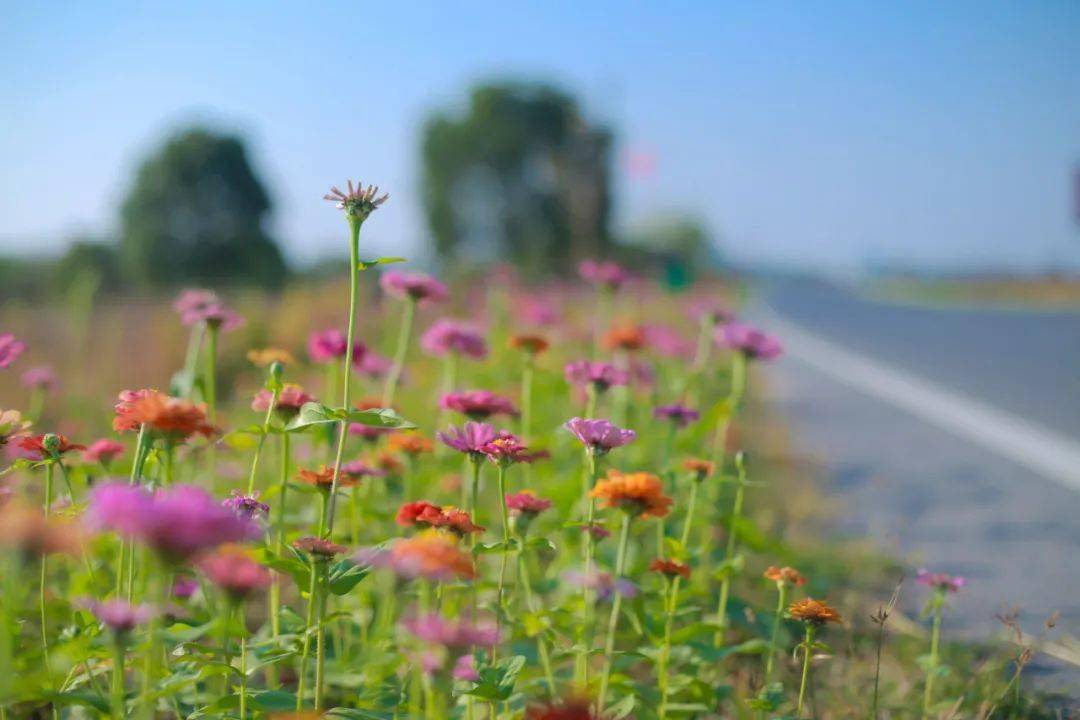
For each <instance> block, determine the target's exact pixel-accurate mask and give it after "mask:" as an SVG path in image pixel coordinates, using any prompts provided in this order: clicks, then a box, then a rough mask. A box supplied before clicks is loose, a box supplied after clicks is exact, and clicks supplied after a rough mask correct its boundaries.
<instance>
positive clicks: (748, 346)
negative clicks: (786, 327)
mask: <svg viewBox="0 0 1080 720" xmlns="http://www.w3.org/2000/svg"><path fill="white" fill-rule="evenodd" d="M713 337H714V339H715V340H716V344H717V345H719V346H720V347H725V348H730V349H732V350H738V351H740V352H742V353H743V354H744V355H746V356H747V357H748V358H750V359H751V360H772V359H774V358H777V357H779V356H780V354H781V353H783V352H784V348H783V346H782V345H781V344H780V341H779V340H777V339H776V338H774V337H771V336H769V335H766V334H765V333H763V332H761V331H760V330H758V329H756V328H753V327H750V326H749V325H744V324H743V323H738V322H730V323H727V324H726V325H721V326H720V327H718V328H716V332H715V334H714V335H713Z"/></svg>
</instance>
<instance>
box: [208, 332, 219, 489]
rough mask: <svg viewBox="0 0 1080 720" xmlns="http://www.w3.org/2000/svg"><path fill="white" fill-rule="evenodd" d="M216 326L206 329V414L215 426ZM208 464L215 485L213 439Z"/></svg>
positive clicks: (215, 463)
mask: <svg viewBox="0 0 1080 720" xmlns="http://www.w3.org/2000/svg"><path fill="white" fill-rule="evenodd" d="M219 330H220V329H219V328H218V327H217V326H216V325H207V327H206V412H207V417H208V419H209V420H210V424H211V425H213V424H214V423H216V422H217V355H218V348H217V346H218V332H219ZM206 462H207V465H208V466H209V468H210V482H211V484H213V483H214V480H215V477H214V474H215V472H216V467H217V445H216V444H215V443H214V441H213V439H211V440H210V444H209V445H208V446H207V449H206Z"/></svg>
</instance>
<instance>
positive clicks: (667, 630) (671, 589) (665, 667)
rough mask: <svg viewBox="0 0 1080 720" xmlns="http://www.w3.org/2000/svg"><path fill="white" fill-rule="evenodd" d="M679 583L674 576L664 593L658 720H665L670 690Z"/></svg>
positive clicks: (678, 579)
mask: <svg viewBox="0 0 1080 720" xmlns="http://www.w3.org/2000/svg"><path fill="white" fill-rule="evenodd" d="M681 581H682V577H681V576H676V577H675V579H674V580H671V581H670V582H669V583H668V588H667V590H668V592H666V593H664V599H665V600H666V603H665V604H666V605H667V607H666V608H665V610H666V613H665V615H666V617H665V619H664V644H663V647H662V648H661V649H660V661H659V668H658V670H657V681H658V682H659V684H660V720H665V719H666V718H667V699H668V692H669V690H670V688H669V685H670V682H669V675H670V667H669V664H670V662H671V631H672V627H673V625H674V624H675V611H676V610H677V609H678V607H679V585H680V582H681Z"/></svg>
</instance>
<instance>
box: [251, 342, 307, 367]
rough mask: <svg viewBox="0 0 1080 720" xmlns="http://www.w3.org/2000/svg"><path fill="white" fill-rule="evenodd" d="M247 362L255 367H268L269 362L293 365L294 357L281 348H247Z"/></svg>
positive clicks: (294, 362)
mask: <svg viewBox="0 0 1080 720" xmlns="http://www.w3.org/2000/svg"><path fill="white" fill-rule="evenodd" d="M247 359H248V362H250V363H251V364H252V365H255V366H257V367H268V366H269V365H270V364H271V363H274V362H279V363H281V364H282V365H295V364H296V358H294V357H293V355H292V353H291V352H289V351H288V350H282V349H281V348H274V347H268V348H261V349H259V348H252V349H251V350H248V354H247Z"/></svg>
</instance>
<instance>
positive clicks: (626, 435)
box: [566, 417, 637, 455]
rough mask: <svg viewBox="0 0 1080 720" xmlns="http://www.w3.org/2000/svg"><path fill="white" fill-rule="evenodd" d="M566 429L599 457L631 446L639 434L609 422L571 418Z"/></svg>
mask: <svg viewBox="0 0 1080 720" xmlns="http://www.w3.org/2000/svg"><path fill="white" fill-rule="evenodd" d="M566 429H567V430H569V431H570V432H572V433H573V434H574V437H576V438H577V439H578V440H580V441H581V443H582V444H583V445H585V447H586V448H588V449H589V451H590V452H593V453H596V454H597V455H603V454H605V453H608V452H610V451H611V450H614V449H615V448H617V447H622V446H623V445H629V444H630V443H632V442H633V441H634V439H635V438H636V437H637V433H636V432H634V431H633V430H624V429H623V428H620V427H616V426H615V425H612V424H611V422H610V421H608V420H589V419H586V418H579V417H576V418H570V419H569V420H567V421H566Z"/></svg>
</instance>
